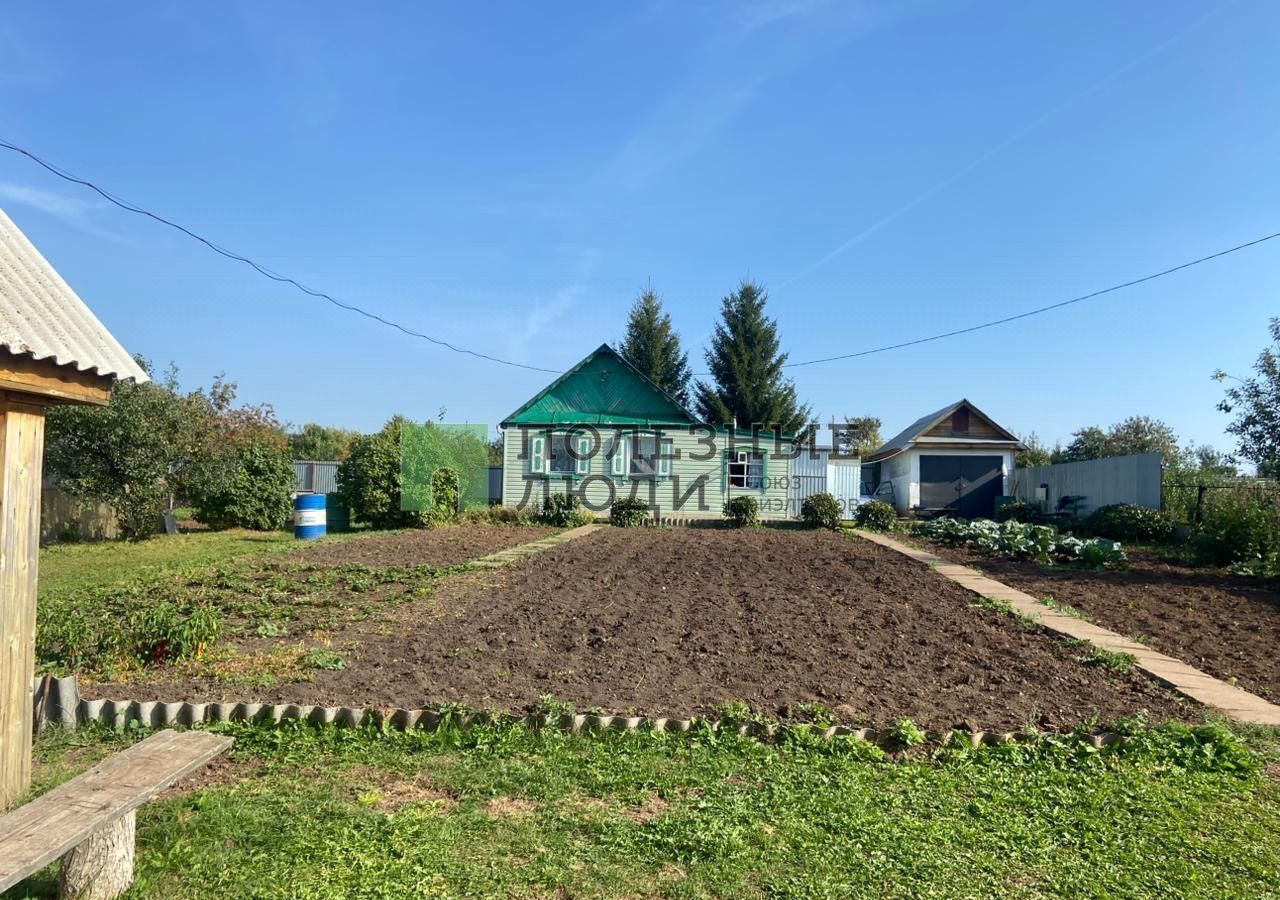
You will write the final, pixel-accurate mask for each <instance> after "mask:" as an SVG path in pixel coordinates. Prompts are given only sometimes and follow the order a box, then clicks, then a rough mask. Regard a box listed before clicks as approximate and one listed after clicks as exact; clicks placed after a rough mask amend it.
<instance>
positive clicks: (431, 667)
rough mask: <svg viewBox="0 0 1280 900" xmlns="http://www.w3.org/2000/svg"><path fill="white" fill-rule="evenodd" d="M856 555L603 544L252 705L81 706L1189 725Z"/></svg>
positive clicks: (462, 596)
mask: <svg viewBox="0 0 1280 900" xmlns="http://www.w3.org/2000/svg"><path fill="white" fill-rule="evenodd" d="M973 599H974V598H973V597H972V595H971V594H969V593H968V592H966V591H964V590H963V589H961V588H960V587H958V586H956V585H954V584H951V583H950V582H948V581H946V580H945V579H943V578H941V577H940V576H938V575H936V574H934V573H933V572H930V571H929V570H928V569H926V568H924V567H922V566H918V565H916V564H914V563H911V562H910V561H908V560H906V559H904V558H902V557H901V556H899V555H897V554H894V553H892V552H890V551H887V550H884V549H883V548H880V547H877V546H875V545H873V544H871V543H869V542H865V541H858V540H854V539H850V538H848V537H844V536H840V535H835V534H831V533H826V532H805V531H795V530H786V531H784V530H778V529H752V530H744V531H731V530H720V529H652V530H651V529H643V530H642V529H634V530H632V529H626V530H624V529H604V530H602V531H600V532H597V533H596V534H594V535H591V536H588V537H584V538H581V539H579V540H576V541H572V542H570V543H568V544H564V545H562V546H558V547H554V548H552V549H550V550H547V551H545V552H543V553H540V554H537V555H535V556H532V557H530V558H528V559H525V560H523V561H521V562H519V563H516V564H514V565H512V566H509V567H507V568H504V569H499V570H495V571H492V572H486V573H483V574H476V575H468V576H464V577H462V578H451V579H447V580H444V581H440V582H439V583H438V584H436V585H435V588H434V590H433V591H432V592H431V593H430V595H429V596H427V597H425V598H424V599H421V600H410V601H408V602H406V603H402V604H399V605H395V606H392V607H386V608H383V609H382V610H381V614H379V615H376V616H373V617H371V618H370V619H368V620H367V621H363V622H351V623H348V624H347V625H345V626H344V627H342V628H339V629H335V630H334V631H333V633H332V634H331V639H332V643H333V646H334V648H335V650H336V651H337V652H339V653H341V655H342V657H343V659H344V662H345V668H342V669H337V670H317V671H315V672H314V673H312V676H311V678H312V680H310V681H304V682H296V683H289V684H275V685H270V686H266V687H262V688H258V689H253V688H250V687H247V686H244V685H238V686H237V685H228V684H225V683H220V682H218V681H215V680H210V679H207V678H186V679H182V680H176V681H173V682H172V683H169V684H158V685H141V684H128V685H115V684H104V685H98V686H95V687H92V688H90V689H89V690H88V694H89V695H90V696H100V697H127V698H130V699H163V700H178V699H200V700H218V699H243V700H260V701H264V702H299V703H310V704H320V705H339V704H353V705H354V704H368V705H372V706H378V707H387V706H410V707H412V706H422V705H431V704H437V703H443V702H462V703H466V704H469V705H471V706H475V707H480V708H490V707H492V708H498V709H520V708H524V707H526V706H527V705H529V704H530V703H531V702H532V701H534V700H535V699H536V698H538V697H540V696H542V695H553V696H555V697H557V698H560V699H562V700H565V701H568V702H570V703H572V704H573V705H574V706H576V707H577V708H578V709H580V710H587V709H592V708H600V709H603V710H606V711H609V712H627V711H630V710H634V711H635V712H637V713H642V714H654V715H658V714H664V715H688V714H697V713H707V712H711V711H713V710H715V709H717V708H718V707H719V706H721V705H722V704H723V703H725V702H729V701H743V702H746V703H748V704H750V705H751V706H752V707H753V708H756V709H758V710H760V711H762V712H764V713H765V714H767V715H770V716H782V717H786V716H789V715H803V714H804V708H803V706H802V704H805V703H814V702H816V703H820V704H822V705H824V706H826V707H828V708H829V709H831V710H832V712H833V713H835V715H836V716H837V717H838V718H840V719H841V720H842V721H845V722H847V723H849V724H865V725H875V726H883V725H886V724H889V723H891V722H893V721H894V720H896V719H898V718H901V717H908V718H911V719H913V720H915V721H916V722H918V723H920V724H922V725H925V726H929V727H937V728H947V727H951V726H954V725H969V726H970V727H981V728H1009V729H1012V728H1018V727H1022V726H1025V725H1028V724H1033V725H1039V726H1041V727H1045V728H1061V727H1065V726H1071V725H1076V724H1079V723H1081V722H1082V721H1084V720H1087V719H1089V718H1090V717H1093V716H1098V717H1101V718H1102V719H1110V718H1115V717H1120V716H1127V715H1132V714H1134V713H1137V712H1138V711H1140V710H1147V711H1149V712H1150V713H1151V715H1152V718H1154V719H1156V720H1162V719H1166V718H1170V717H1184V718H1185V717H1195V715H1197V713H1196V710H1195V709H1194V708H1189V707H1187V706H1185V705H1182V704H1180V703H1178V702H1176V701H1174V700H1173V699H1171V698H1170V697H1169V696H1168V695H1167V694H1166V693H1165V692H1163V691H1162V690H1161V689H1159V688H1157V687H1156V686H1154V685H1153V684H1151V683H1149V682H1147V681H1145V680H1143V679H1141V678H1140V677H1138V676H1136V675H1124V674H1113V673H1109V672H1106V671H1104V670H1101V669H1097V668H1090V667H1086V666H1084V665H1082V664H1081V663H1080V662H1079V656H1080V650H1079V649H1078V648H1071V647H1069V646H1067V645H1066V644H1065V643H1063V642H1061V641H1059V640H1057V639H1055V638H1054V637H1052V636H1050V635H1049V634H1047V633H1045V632H1043V631H1040V630H1029V629H1027V628H1025V627H1023V626H1022V625H1020V624H1019V623H1018V622H1016V621H1015V620H1013V619H1011V618H1010V617H1008V616H1006V615H1003V614H1001V613H1000V612H996V611H991V610H985V609H979V608H976V607H975V606H974V605H973V603H972V600H973Z"/></svg>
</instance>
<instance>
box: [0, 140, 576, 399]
mask: <svg viewBox="0 0 1280 900" xmlns="http://www.w3.org/2000/svg"><path fill="white" fill-rule="evenodd" d="M0 147H2V148H4V149H5V150H12V151H13V152H14V153H18V154H21V155H22V156H25V157H27V159H30V160H31V161H32V162H34V163H36V164H37V165H39V166H41V167H43V168H44V169H46V170H48V171H49V172H52V173H53V174H54V175H57V176H58V177H59V178H61V179H63V180H64V181H69V182H71V183H73V184H78V185H81V186H83V187H87V188H88V189H89V190H91V191H93V192H95V193H96V194H98V195H99V196H101V197H102V198H103V199H104V200H107V201H108V202H109V203H112V204H114V205H115V206H118V207H120V208H121V209H123V210H125V211H126V212H131V213H136V214H137V215H140V216H146V217H147V218H149V219H153V220H154V221H156V222H159V223H160V224H161V225H167V226H169V227H170V228H173V229H175V230H177V231H180V232H182V233H183V234H185V235H186V236H187V237H189V238H191V239H193V240H196V241H199V242H200V243H202V244H204V245H205V246H206V247H208V248H209V249H210V250H212V251H213V252H214V253H217V254H219V255H221V256H225V257H226V258H227V259H231V260H235V261H236V262H239V263H244V264H245V265H246V266H249V267H250V268H251V269H253V270H254V271H256V272H257V273H258V274H260V275H263V276H265V277H267V278H270V279H271V280H272V281H278V282H281V283H282V284H289V285H292V286H293V287H295V288H297V289H298V290H299V291H301V292H302V293H304V294H308V295H309V296H312V297H317V298H319V299H321V300H327V301H328V302H330V303H332V304H333V305H334V306H336V307H338V308H339V309H345V310H347V311H348V312H353V313H356V314H358V315H361V316H364V317H365V318H366V319H372V320H373V321H375V322H379V323H381V324H383V325H387V326H389V327H391V328H394V329H396V330H397V331H400V332H403V333H404V334H407V335H408V336H409V337H415V338H420V339H422V340H424V341H429V342H430V343H432V344H435V345H436V346H437V347H444V348H445V349H446V350H452V351H453V352H454V353H461V354H464V355H467V356H474V357H476V358H478V359H484V360H488V361H489V362H495V363H499V364H501V365H504V366H512V367H514V368H518V369H529V370H531V371H534V372H549V373H551V374H552V375H559V374H560V372H559V370H557V369H544V368H542V367H541V366H530V365H526V364H525V363H519V362H515V361H513V360H509V359H502V358H500V357H497V356H490V355H489V354H488V353H481V352H480V351H479V350H470V349H468V348H466V347H459V346H458V345H456V344H452V343H450V342H449V341H445V340H441V339H440V338H435V337H432V336H431V335H429V334H423V333H422V332H421V331H414V330H413V329H412V328H408V327H406V326H404V325H401V324H400V323H399V322H394V321H392V320H391V319H388V318H385V317H383V316H380V315H378V314H377V313H372V312H369V311H368V310H367V309H362V308H361V307H359V306H356V305H354V304H352V303H344V302H343V301H341V300H338V299H337V298H335V297H333V296H332V295H331V294H327V293H325V292H324V291H318V290H315V289H314V288H310V287H307V286H306V285H305V284H303V283H302V282H300V281H297V280H296V279H294V278H290V277H289V276H287V275H281V274H279V273H278V272H273V271H271V270H270V269H268V268H266V267H265V266H263V265H261V264H259V263H257V262H254V261H253V260H252V259H250V258H249V257H247V256H242V255H240V254H239V253H236V252H234V251H231V250H228V249H226V248H225V247H221V246H219V245H218V244H216V243H214V242H213V241H211V240H209V239H208V238H206V237H204V236H203V235H200V234H197V233H196V232H194V231H192V230H191V229H189V228H186V227H184V226H182V225H179V224H178V223H177V222H174V221H172V220H170V219H166V218H165V217H164V216H161V215H157V214H156V213H153V212H151V211H150V210H148V209H143V208H142V207H141V206H137V205H135V204H133V203H130V202H129V201H127V200H123V199H121V198H120V197H117V196H116V195H114V194H112V193H111V192H109V191H106V190H103V189H102V188H100V187H98V186H97V185H96V184H94V183H93V182H92V181H89V180H87V179H84V178H81V177H79V176H77V175H73V174H71V173H70V172H67V171H66V170H64V169H61V168H59V167H58V166H55V165H54V164H53V163H51V162H49V161H48V160H45V159H41V158H40V157H39V156H37V155H36V154H34V153H32V152H31V151H30V150H26V149H24V148H22V147H19V146H17V145H16V144H11V143H9V142H8V141H6V140H3V139H0Z"/></svg>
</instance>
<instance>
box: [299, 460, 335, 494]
mask: <svg viewBox="0 0 1280 900" xmlns="http://www.w3.org/2000/svg"><path fill="white" fill-rule="evenodd" d="M337 475H338V464H337V463H336V462H329V461H324V460H314V459H295V460H294V461H293V489H294V490H295V491H297V492H298V493H299V494H332V493H333V492H334V491H336V490H337V489H338V480H337Z"/></svg>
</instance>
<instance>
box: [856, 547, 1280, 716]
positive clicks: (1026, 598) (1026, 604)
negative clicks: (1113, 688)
mask: <svg viewBox="0 0 1280 900" xmlns="http://www.w3.org/2000/svg"><path fill="white" fill-rule="evenodd" d="M854 533H855V534H856V535H858V537H860V538H863V539H865V540H868V541H871V542H872V543H874V544H879V545H880V546H881V547H888V548H889V549H890V550H893V551H896V552H898V553H901V554H902V555H903V556H907V557H910V558H911V559H914V560H915V561H916V562H919V563H923V564H924V565H926V566H929V567H930V568H932V569H933V570H934V571H936V572H937V573H938V574H939V575H941V576H943V577H944V578H949V579H951V580H952V581H954V582H955V583H956V584H958V585H960V586H961V587H963V588H965V589H967V590H970V591H973V593H975V594H978V595H980V596H983V597H994V598H996V599H997V600H1004V601H1006V602H1007V603H1009V605H1010V606H1012V607H1013V608H1014V609H1015V610H1016V611H1018V612H1019V613H1022V614H1024V615H1027V616H1031V617H1032V618H1033V619H1036V620H1037V621H1038V622H1040V624H1041V625H1043V626H1044V627H1045V628H1047V629H1048V630H1050V631H1052V632H1054V633H1056V634H1060V635H1063V636H1065V637H1072V638H1078V639H1080V640H1085V641H1089V642H1090V643H1092V644H1094V645H1095V646H1098V647H1102V648H1103V649H1105V650H1115V651H1118V652H1121V653H1128V654H1131V655H1132V656H1133V657H1134V659H1135V660H1136V661H1137V662H1136V665H1137V667H1138V668H1139V669H1141V670H1142V671H1143V672H1146V673H1147V674H1148V675H1150V676H1151V677H1153V678H1155V679H1156V680H1157V681H1160V682H1163V683H1164V684H1166V685H1168V686H1169V687H1171V688H1173V689H1174V690H1175V691H1177V692H1178V693H1179V694H1182V695H1183V696H1185V697H1189V698H1191V699H1192V700H1195V701H1196V702H1198V703H1203V704H1204V705H1205V706H1212V707H1215V708H1217V709H1219V710H1221V711H1222V712H1223V713H1225V714H1226V715H1228V716H1230V717H1231V718H1233V719H1235V720H1236V721H1238V722H1248V723H1250V724H1253V725H1280V706H1276V705H1275V704H1274V703H1268V702H1267V701H1266V700H1263V699H1262V698H1261V697H1258V696H1256V695H1255V694H1250V693H1249V692H1248V691H1244V690H1241V689H1240V688H1238V687H1235V686H1234V685H1230V684H1227V683H1226V682H1225V681H1219V680H1218V679H1217V678H1214V677H1212V676H1210V675H1206V674H1205V673H1204V672H1201V671H1200V670H1199V669H1195V668H1192V667H1191V666H1189V665H1187V664H1186V663H1184V662H1182V661H1181V660H1178V659H1174V658H1173V657H1172V656H1165V655H1164V654H1163V653H1157V652H1156V651H1155V650H1152V649H1151V648H1150V647H1148V646H1146V645H1145V644H1139V643H1138V642H1137V641H1132V640H1130V639H1129V638H1126V637H1123V636H1121V635H1119V634H1116V633H1115V632H1114V631H1108V630H1107V629H1106V628H1102V627H1100V626H1098V625H1094V624H1092V623H1090V622H1086V621H1084V620H1083V619H1077V618H1075V617H1074V616H1068V615H1066V614H1064V613H1060V612H1058V611H1057V610H1055V609H1053V608H1051V607H1049V606H1047V605H1046V604H1044V603H1041V602H1040V601H1039V600H1038V599H1036V598H1035V597H1032V596H1031V595H1030V594H1024V593H1023V592H1022V591H1018V590H1014V589H1013V588H1011V587H1009V586H1008V585H1006V584H1001V583H1000V582H999V581H995V580H994V579H991V578H988V577H986V576H985V575H983V574H981V573H980V572H977V571H975V570H973V569H970V568H968V567H967V566H962V565H958V564H957V563H953V562H948V561H947V560H945V559H943V558H942V557H940V556H935V555H934V554H932V553H929V552H928V551H926V550H917V549H916V548H915V547H910V546H908V545H906V544H903V543H901V542H899V541H895V540H894V539H893V538H890V537H886V536H885V535H882V534H876V533H874V532H870V531H855V532H854ZM1205 640H1212V638H1211V637H1209V636H1207V635H1206V636H1205Z"/></svg>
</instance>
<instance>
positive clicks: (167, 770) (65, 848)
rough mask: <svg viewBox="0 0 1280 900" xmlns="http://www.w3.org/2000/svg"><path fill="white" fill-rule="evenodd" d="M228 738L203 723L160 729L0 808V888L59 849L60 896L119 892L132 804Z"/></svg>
mask: <svg viewBox="0 0 1280 900" xmlns="http://www.w3.org/2000/svg"><path fill="white" fill-rule="evenodd" d="M231 742H232V739H231V738H229V737H223V736H221V735H216V734H210V733H208V732H205V731H183V732H178V731H160V732H157V733H155V734H153V735H151V737H149V738H147V739H146V740H144V741H140V742H139V743H137V744H134V745H133V746H132V747H130V748H129V749H127V750H124V751H122V752H120V753H117V754H115V755H114V756H112V757H110V758H108V759H105V760H103V761H102V762H100V763H98V764H97V765H96V766H94V767H93V768H92V769H90V770H89V771H87V772H85V773H84V774H83V775H80V776H78V777H76V778H73V779H71V780H70V781H68V782H67V783H66V784H63V785H61V786H60V787H56V788H54V789H53V790H51V791H49V793H47V794H45V795H43V796H41V797H38V798H36V799H35V800H32V801H31V802H30V803H27V804H26V805H24V806H20V807H18V808H17V809H15V810H13V811H12V812H9V813H7V814H5V815H4V816H0V891H4V890H7V889H8V888H10V887H12V886H13V885H15V884H17V883H18V882H19V881H21V880H22V879H24V878H27V877H29V876H31V875H34V874H35V873H36V872H39V871H40V870H41V869H43V868H44V867H45V866H47V865H48V864H49V863H51V862H53V861H54V860H55V859H58V858H59V857H62V866H61V868H60V871H59V872H58V895H59V896H60V897H77V898H85V900H100V898H107V897H116V896H118V895H120V894H121V893H123V892H124V891H125V889H127V888H128V887H129V885H130V883H132V881H133V845H134V827H135V812H134V811H135V810H136V809H137V808H138V807H139V806H141V805H142V804H144V803H146V802H147V801H148V800H150V799H151V798H152V797H154V796H155V795H156V794H158V793H160V792H161V791H163V790H164V789H165V788H167V787H169V786H171V785H172V784H174V782H176V781H178V780H179V779H181V778H183V777H185V776H187V775H190V774H191V773H192V772H194V771H196V770H197V769H199V768H201V767H202V766H204V765H205V764H206V763H208V762H210V761H211V760H213V759H214V758H216V757H217V756H219V755H220V754H221V753H223V751H225V750H226V749H227V748H228V747H230V746H231Z"/></svg>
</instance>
